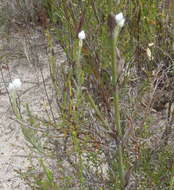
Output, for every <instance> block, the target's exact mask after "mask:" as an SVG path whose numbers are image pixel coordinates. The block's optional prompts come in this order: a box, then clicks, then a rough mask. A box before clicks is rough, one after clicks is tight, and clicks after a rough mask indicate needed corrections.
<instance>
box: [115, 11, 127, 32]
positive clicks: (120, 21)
mask: <svg viewBox="0 0 174 190" xmlns="http://www.w3.org/2000/svg"><path fill="white" fill-rule="evenodd" d="M115 20H116V23H117V24H118V25H119V26H120V27H121V28H122V27H123V26H124V23H125V18H124V16H123V13H119V14H117V15H115Z"/></svg>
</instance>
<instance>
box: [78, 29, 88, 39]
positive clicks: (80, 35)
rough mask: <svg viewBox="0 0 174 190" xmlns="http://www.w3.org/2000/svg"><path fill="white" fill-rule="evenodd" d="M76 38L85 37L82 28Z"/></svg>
mask: <svg viewBox="0 0 174 190" xmlns="http://www.w3.org/2000/svg"><path fill="white" fill-rule="evenodd" d="M78 38H79V39H80V40H84V39H85V38H86V34H85V32H84V31H83V30H82V31H81V32H79V34H78Z"/></svg>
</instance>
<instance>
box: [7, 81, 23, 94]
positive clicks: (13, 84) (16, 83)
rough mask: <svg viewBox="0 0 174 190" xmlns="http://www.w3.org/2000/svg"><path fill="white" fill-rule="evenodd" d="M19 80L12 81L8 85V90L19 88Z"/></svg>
mask: <svg viewBox="0 0 174 190" xmlns="http://www.w3.org/2000/svg"><path fill="white" fill-rule="evenodd" d="M21 85H22V83H21V80H20V79H14V80H13V81H12V82H11V83H9V85H8V90H9V91H12V90H16V89H19V88H21Z"/></svg>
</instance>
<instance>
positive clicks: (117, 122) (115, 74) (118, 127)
mask: <svg viewBox="0 0 174 190" xmlns="http://www.w3.org/2000/svg"><path fill="white" fill-rule="evenodd" d="M119 31H120V28H119V27H118V26H116V27H115V29H114V31H113V33H112V38H111V44H112V83H113V88H114V95H113V98H114V111H115V114H114V117H115V129H116V131H117V132H118V136H119V139H120V140H121V139H122V130H121V125H120V105H119V88H118V82H117V81H118V63H117V56H116V46H117V40H118V35H119ZM118 157H119V170H120V171H119V174H120V182H121V189H124V164H123V148H122V144H121V142H120V143H119V145H118Z"/></svg>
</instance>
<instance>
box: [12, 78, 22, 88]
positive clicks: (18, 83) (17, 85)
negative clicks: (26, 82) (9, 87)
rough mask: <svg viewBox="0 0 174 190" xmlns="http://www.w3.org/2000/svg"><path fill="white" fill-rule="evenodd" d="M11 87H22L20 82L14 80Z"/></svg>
mask: <svg viewBox="0 0 174 190" xmlns="http://www.w3.org/2000/svg"><path fill="white" fill-rule="evenodd" d="M13 85H14V86H15V88H21V85H22V83H21V80H20V79H15V80H14V81H13Z"/></svg>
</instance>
